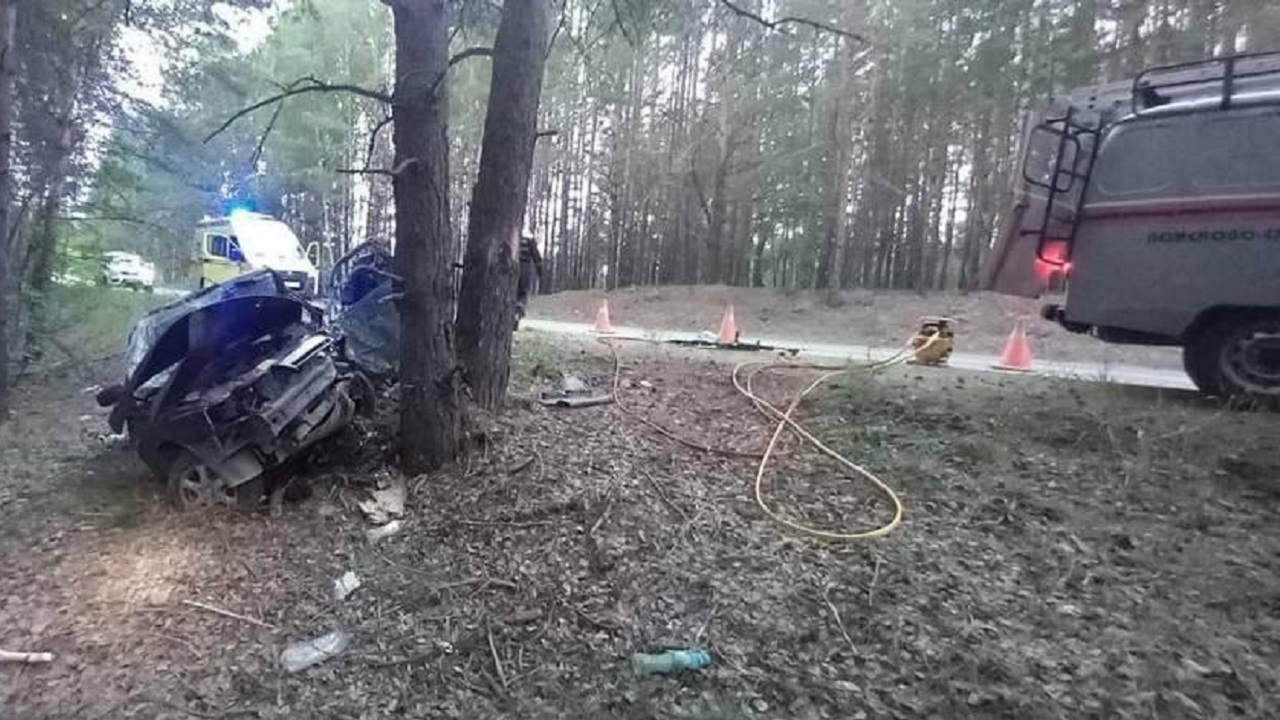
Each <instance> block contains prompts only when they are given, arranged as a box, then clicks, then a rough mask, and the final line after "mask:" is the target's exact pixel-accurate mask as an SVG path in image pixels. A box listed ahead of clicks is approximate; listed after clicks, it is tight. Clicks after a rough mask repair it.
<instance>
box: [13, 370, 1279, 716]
mask: <svg viewBox="0 0 1280 720" xmlns="http://www.w3.org/2000/svg"><path fill="white" fill-rule="evenodd" d="M557 352H566V351H564V350H563V349H557ZM719 357H720V356H716V355H714V354H712V355H709V356H688V355H681V354H671V353H664V352H659V351H649V350H639V349H637V350H631V349H628V350H627V352H626V353H625V354H624V366H623V381H624V382H623V384H622V385H623V387H624V388H628V389H626V390H624V392H626V393H628V395H627V398H626V399H627V407H628V408H630V409H631V410H632V411H633V412H636V413H643V414H644V415H645V416H646V417H648V418H650V419H652V420H653V421H655V422H659V423H661V424H663V425H664V426H665V427H667V428H669V429H672V430H673V431H677V432H680V433H683V434H688V435H690V436H691V437H692V438H695V439H696V440H697V441H698V442H701V443H707V444H711V445H716V446H722V447H731V448H734V449H737V450H742V451H744V452H751V451H758V450H759V449H760V447H761V445H762V443H763V437H764V435H765V431H766V430H767V427H766V424H765V423H764V422H763V421H762V419H761V418H760V417H759V416H758V415H756V414H755V413H754V411H752V410H751V409H750V407H749V406H748V405H747V404H746V403H745V401H743V400H741V399H740V398H739V397H738V396H737V395H736V394H735V392H734V390H733V388H732V387H731V386H730V384H729V382H728V380H727V376H728V369H729V368H728V367H727V366H726V365H725V364H724V363H723V362H717V360H718V358H719ZM575 362H576V363H577V364H579V365H580V366H581V367H580V368H579V369H578V371H577V372H578V374H579V376H582V377H585V378H587V380H588V382H591V384H593V385H595V386H597V387H599V386H608V378H609V377H610V375H611V367H610V365H609V364H608V362H607V360H606V359H605V358H604V357H602V356H601V355H600V354H599V351H598V350H597V349H595V348H591V347H588V348H586V349H585V351H584V352H583V353H580V354H578V355H577V356H575ZM801 379H802V378H798V377H789V376H781V375H777V376H775V375H767V376H762V378H761V381H760V388H761V390H762V392H763V393H764V394H765V395H766V396H769V397H776V398H779V399H782V398H784V397H785V396H786V395H787V394H788V392H793V391H794V390H795V389H796V388H797V387H798V386H799V384H800V382H799V381H800V380H801ZM961 379H962V380H963V381H964V382H963V386H960V385H958V384H957V383H958V381H959V380H961ZM646 385H648V386H651V387H646ZM48 394H49V397H43V396H41V397H36V396H32V397H31V398H29V399H28V402H29V403H30V405H29V406H30V407H32V408H33V412H47V413H52V414H57V413H64V416H67V415H65V413H74V414H71V415H69V416H70V417H77V416H78V415H79V414H81V413H82V412H86V411H85V410H82V408H83V403H84V401H83V399H82V398H79V397H77V396H76V394H75V393H74V391H72V392H70V393H65V392H63V393H60V392H59V391H56V390H55V389H51V390H49V393H48ZM802 412H803V413H804V415H805V417H806V422H807V423H808V424H809V426H810V427H811V428H813V429H814V431H815V432H816V433H818V434H819V435H820V436H822V437H823V438H824V439H828V440H829V441H830V442H831V443H833V444H836V445H837V446H838V447H839V449H841V450H842V451H844V452H847V453H848V454H849V455H850V456H851V457H853V458H854V459H855V460H857V461H858V462H861V463H864V464H866V465H868V466H870V467H873V468H875V469H876V470H877V472H878V473H879V474H882V475H883V476H884V477H885V478H886V479H888V480H889V481H890V482H891V484H893V485H894V486H895V487H897V488H898V489H899V490H900V491H902V493H903V494H904V499H905V501H906V503H907V513H908V514H907V522H906V524H905V525H904V527H903V528H902V529H901V530H900V531H898V532H897V533H895V534H894V535H892V536H890V537H889V538H888V539H886V540H884V541H880V542H868V543H849V544H824V543H815V542H811V541H809V540H806V539H804V538H800V537H796V536H792V535H789V534H787V533H785V532H783V531H781V530H780V529H779V528H778V527H777V526H775V525H774V524H772V523H771V522H769V521H768V520H766V519H765V518H763V517H762V516H761V514H760V513H759V511H758V509H757V508H756V507H755V505H754V503H753V502H752V501H751V500H750V495H749V490H750V485H749V479H750V477H751V474H752V470H753V464H752V461H751V460H750V458H741V457H733V456H726V455H712V454H707V453H700V452H697V451H695V450H691V449H689V448H687V447H684V446H680V445H677V444H675V443H673V442H671V441H670V440H669V439H667V438H665V437H663V436H661V435H658V434H656V433H654V432H653V431H652V430H651V429H649V428H647V427H645V426H644V425H641V424H639V423H637V422H635V421H634V420H632V419H630V418H629V417H628V416H627V415H626V414H625V413H624V411H623V410H622V409H621V408H619V407H618V406H617V405H610V406H600V407H592V408H585V409H580V410H572V411H566V410H553V409H546V408H542V407H540V406H538V405H537V404H517V405H516V406H515V407H513V408H512V409H511V410H509V411H508V412H506V413H504V414H502V415H498V416H492V417H486V418H484V420H483V426H482V427H480V428H479V430H478V432H481V433H482V434H483V436H484V437H485V439H486V440H485V442H484V443H483V444H482V445H480V446H479V448H478V449H477V450H475V451H474V452H472V453H471V454H470V455H468V456H467V457H466V458H464V459H463V460H462V461H460V462H459V463H458V464H457V465H455V466H453V467H451V468H449V469H447V470H445V471H443V472H441V473H438V474H435V475H432V476H429V477H424V478H414V479H410V480H409V482H407V483H406V488H407V490H408V492H407V493H406V498H405V506H404V516H405V518H404V521H402V522H403V524H402V526H401V528H402V529H401V530H400V531H399V532H397V533H395V534H392V535H390V536H388V537H384V538H382V539H380V540H379V541H377V542H376V543H373V542H370V541H369V539H367V538H366V536H365V533H366V530H367V529H368V528H367V525H366V524H365V522H364V520H363V517H362V515H363V514H362V513H361V512H360V510H359V509H358V508H357V503H358V501H359V500H360V499H365V496H366V495H367V484H368V479H369V478H370V477H373V476H374V475H375V474H376V473H377V472H378V471H379V470H381V469H382V468H383V466H384V464H385V461H386V459H387V455H386V451H385V448H388V447H391V446H393V445H394V443H391V442H390V441H389V440H388V439H387V438H388V436H389V434H390V433H392V428H391V427H389V426H388V424H387V423H380V424H375V425H373V426H369V427H366V428H364V429H363V433H356V434H355V436H354V437H349V438H345V439H343V440H342V442H340V443H338V444H337V445H336V446H335V447H334V448H330V449H328V450H327V451H326V457H325V458H324V462H320V463H317V464H315V465H314V466H312V467H304V468H301V469H300V470H299V473H300V475H301V476H303V477H304V478H305V479H306V481H307V482H306V484H307V486H308V488H309V490H310V497H309V498H307V499H305V500H302V501H300V502H296V503H291V504H289V506H288V507H286V511H285V513H284V515H283V516H281V517H278V518H272V517H269V516H267V515H266V514H265V513H263V514H238V513H222V514H211V515H207V516H194V517H193V516H178V515H174V514H171V513H169V512H168V511H167V510H165V509H164V507H163V504H162V503H161V502H160V501H159V499H158V496H159V488H158V487H155V486H154V485H150V484H148V481H147V480H145V479H144V473H143V472H142V471H141V469H140V468H138V467H136V466H134V465H132V464H131V461H130V460H129V456H128V455H127V454H126V453H124V452H123V451H114V450H109V449H103V448H102V447H101V446H100V445H96V444H95V443H94V441H93V440H92V439H91V438H88V439H85V440H84V441H81V442H78V443H77V442H64V443H62V445H61V446H59V447H54V446H52V445H50V446H38V447H32V448H30V449H29V450H28V451H25V453H24V462H26V463H29V462H31V461H36V462H40V463H42V464H41V465H40V466H39V467H41V468H43V473H44V474H43V475H39V474H36V473H31V472H27V473H15V474H14V475H12V476H11V475H9V474H7V473H6V472H4V471H6V470H8V469H9V468H10V467H12V466H11V465H8V464H7V463H11V462H13V461H12V460H11V459H10V458H9V456H8V455H6V456H4V457H5V460H4V461H3V462H5V463H6V465H5V466H3V467H0V476H2V477H6V480H5V481H4V482H5V483H7V486H6V490H8V492H7V494H5V495H4V496H5V497H11V498H15V499H14V500H11V501H8V502H6V504H5V505H3V506H0V514H3V517H2V518H0V519H2V520H3V523H0V525H4V526H6V527H7V529H8V530H11V532H4V533H0V540H2V542H0V563H3V567H5V568H6V572H5V573H4V574H3V576H2V577H0V647H9V646H14V647H40V648H41V649H47V650H49V651H51V652H54V653H55V654H56V656H57V658H58V660H57V662H54V663H52V664H50V665H48V666H41V667H26V668H23V669H22V670H21V671H16V670H11V669H9V668H2V669H0V708H4V710H5V712H7V713H9V715H7V716H6V717H16V718H22V719H24V720H25V719H26V718H64V717H86V718H98V717H102V718H105V717H112V718H114V717H121V718H181V717H193V716H194V717H205V716H208V717H258V718H302V717H306V718H330V717H332V718H339V717H342V718H347V717H359V718H381V717H395V716H405V717H458V718H462V717H466V718H485V717H494V718H497V717H533V718H541V717H547V718H551V717H562V716H565V715H570V716H577V717H594V718H607V717H617V718H643V717H655V718H656V717H691V718H746V717H787V718H849V717H868V718H880V717H901V718H915V717H931V716H932V717H986V718H1039V717H1045V718H1054V717H1080V716H1085V717H1089V716H1092V717H1122V718H1124V717H1132V718H1139V717H1143V718H1145V717H1153V716H1156V717H1162V718H1182V717H1186V718H1191V717H1249V718H1261V717H1269V716H1275V714H1276V713H1277V708H1276V701H1275V700H1274V698H1276V697H1280V679H1278V678H1277V670H1276V669H1277V668H1280V626H1277V624H1276V622H1275V618H1276V617H1277V615H1278V614H1280V605H1277V599H1278V598H1280V573H1278V572H1277V569H1278V567H1277V566H1278V565H1280V560H1278V558H1280V553H1278V552H1277V551H1278V550H1280V524H1277V522H1276V519H1277V518H1276V514H1277V504H1278V501H1280V487H1277V485H1276V484H1275V480H1274V479H1273V478H1276V477H1280V473H1278V472H1276V471H1277V470H1280V451H1277V450H1276V449H1275V448H1273V447H1272V446H1271V445H1270V444H1269V443H1267V442H1265V439H1266V438H1268V437H1273V436H1274V431H1275V428H1276V422H1277V418H1276V417H1274V416H1271V415H1266V414H1253V413H1228V414H1224V413H1223V412H1222V411H1221V410H1220V409H1219V408H1215V407H1211V406H1207V405H1204V404H1201V403H1199V402H1197V401H1194V400H1191V399H1189V398H1187V397H1186V396H1169V395H1156V394H1153V393H1135V392H1134V391H1128V390H1124V389H1121V388H1114V387H1111V386H1084V385H1072V384H1067V383H1057V382H1048V381H1043V380H1039V379H1035V378H1016V379H1006V378H996V379H992V378H989V377H979V376H959V375H956V374H954V373H948V372H938V371H918V370H907V371H897V372H894V373H891V374H889V375H886V376H883V377H878V378H873V379H865V380H850V381H841V382H840V383H839V385H838V386H836V387H833V388H831V389H829V390H828V391H825V392H824V393H823V394H821V395H820V396H819V397H818V398H817V399H816V400H815V401H814V402H813V403H806V405H805V406H802ZM55 419H56V418H55V417H51V418H50V419H49V420H48V422H47V426H42V427H46V429H48V430H49V431H51V432H56V431H57V430H56V428H57V427H59V425H58V424H57V423H56V422H55ZM31 422H32V423H41V422H45V421H44V420H40V419H39V418H37V419H34V420H32V421H31ZM1133 428H1143V429H1144V430H1145V432H1143V433H1141V434H1140V435H1139V434H1137V433H1134V432H1133V431H1132V430H1133ZM28 429H30V425H29V426H28ZM0 432H11V431H10V430H9V429H6V430H3V431H0ZM32 437H38V436H33V435H30V434H27V435H24V436H23V439H24V440H27V441H30V440H31V438H32ZM5 439H9V438H5ZM6 447H11V446H8V445H6ZM344 448H346V449H345V450H344ZM369 448H374V449H375V451H371V450H370V449H369ZM1244 448H1252V449H1251V450H1244ZM1135 458H1141V460H1135ZM85 469H92V470H93V471H94V473H95V474H94V476H93V481H92V482H91V483H90V482H87V481H85V480H84V479H83V477H81V475H82V474H83V471H84V470H85ZM13 478H16V480H15V479H13ZM1268 478H1272V479H1271V480H1268ZM766 490H767V492H769V493H770V498H771V501H773V502H775V503H776V504H777V506H778V507H779V508H780V509H781V510H783V511H784V512H786V513H789V514H792V515H796V516H799V517H802V518H804V519H805V521H806V522H808V523H812V524H818V525H824V524H826V525H839V526H842V527H843V526H851V525H852V526H856V525H859V524H870V523H874V522H875V521H877V520H878V519H881V518H883V515H884V513H885V512H886V511H887V503H886V502H885V501H884V499H883V498H879V497H877V496H876V495H875V494H874V492H873V490H872V489H870V488H866V487H863V486H860V485H857V484H855V483H853V482H852V481H851V480H850V479H848V478H843V477H840V476H839V475H838V474H837V473H834V471H833V469H832V467H831V466H830V465H829V464H828V463H826V462H825V461H823V460H822V459H821V458H818V457H815V456H810V455H808V454H807V453H805V452H804V451H803V449H802V446H800V445H798V444H789V445H788V446H787V447H786V448H784V452H783V454H782V457H781V458H780V459H779V461H778V463H777V465H776V466H775V467H773V469H772V470H771V471H770V475H769V483H768V486H767V488H766ZM87 509H89V510H88V511H91V512H95V513H99V514H98V515H92V516H85V515H83V514H80V513H83V512H85V511H86V510H87ZM37 510H38V511H39V512H38V513H36V512H35V511H37ZM119 518H129V520H128V521H127V522H123V521H118V519H119ZM348 571H350V572H352V573H354V574H358V576H359V577H360V579H361V581H362V586H361V589H360V591H359V592H357V593H354V594H351V595H350V596H349V597H347V598H346V599H345V600H342V601H336V600H335V599H334V597H333V594H332V593H331V592H330V590H331V589H332V583H333V578H336V577H340V576H342V575H343V574H344V573H345V572H348ZM184 601H201V602H205V603H207V604H210V605H213V606H216V607H218V608H220V609H223V610H226V611H228V612H231V613H235V614H238V615H242V616H244V617H248V618H254V619H258V620H260V622H261V623H262V624H263V625H266V626H269V627H262V626H258V625H255V624H252V623H248V622H244V621H240V620H237V619H235V618H233V617H227V616H223V615H219V614H215V613H210V612H203V611H199V610H196V609H193V608H191V607H189V606H187V605H185V604H184ZM333 628H342V629H343V630H344V632H345V633H346V634H347V635H349V644H347V645H345V646H344V648H343V650H342V652H341V654H338V655H336V656H334V657H331V658H329V659H327V660H326V661H324V662H322V663H320V664H317V665H314V666H312V667H309V668H307V669H306V670H305V671H303V672H299V673H297V674H286V673H283V672H282V671H281V669H280V666H279V657H280V653H281V652H282V651H283V650H284V649H285V648H286V647H287V646H288V645H289V644H291V643H294V642H298V641H307V640H309V639H314V638H317V637H321V636H323V635H324V634H325V633H328V632H329V631H330V630H332V629H333ZM668 647H700V648H706V649H708V650H709V651H710V652H711V654H712V656H713V658H714V662H713V664H712V665H711V666H710V667H709V668H707V669H705V670H702V671H698V672H697V673H694V674H685V675H681V676H676V677H672V678H656V679H655V678H635V677H633V676H632V675H631V673H630V672H629V669H628V658H629V657H630V655H631V654H632V653H633V652H637V651H640V652H644V651H658V650H661V649H664V648H668Z"/></svg>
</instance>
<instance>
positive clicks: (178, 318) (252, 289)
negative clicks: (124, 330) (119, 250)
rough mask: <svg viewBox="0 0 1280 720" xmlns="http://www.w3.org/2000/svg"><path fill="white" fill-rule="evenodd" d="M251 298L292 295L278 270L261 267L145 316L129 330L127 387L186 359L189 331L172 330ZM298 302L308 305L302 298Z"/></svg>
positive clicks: (126, 356)
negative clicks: (212, 310) (223, 305)
mask: <svg viewBox="0 0 1280 720" xmlns="http://www.w3.org/2000/svg"><path fill="white" fill-rule="evenodd" d="M250 297H273V298H274V297H290V294H289V292H288V291H287V290H286V289H285V288H284V285H283V284H282V283H281V282H280V279H279V277H278V276H277V275H276V274H275V273H273V272H272V271H270V270H258V271H255V272H251V273H247V274H245V275H241V276H240V277H237V278H235V279H232V280H229V281H227V282H224V283H221V284H219V285H214V286H211V287H208V288H205V289H203V290H201V291H199V292H196V293H192V294H191V295H188V296H186V297H184V298H182V299H180V300H176V301H174V302H172V303H169V304H168V305H164V306H162V307H159V308H156V309H155V310H152V311H151V312H149V313H147V314H146V315H144V316H142V318H140V319H139V320H138V322H137V323H136V324H135V325H134V326H133V330H132V331H131V332H130V333H129V340H128V342H127V344H126V348H125V367H124V376H125V385H126V387H128V388H130V389H132V388H134V387H137V386H139V385H142V384H143V383H145V382H146V381H147V380H149V379H150V378H152V377H154V376H155V375H157V374H159V373H160V372H162V371H164V370H165V369H166V368H168V367H171V366H172V365H174V364H175V363H177V362H179V361H180V360H182V358H183V356H184V355H185V354H186V352H187V349H188V342H187V333H185V332H172V333H171V332H170V330H172V329H174V328H177V327H178V326H180V325H181V324H182V323H183V322H184V321H186V320H187V319H188V318H190V317H191V315H193V314H194V313H197V312H200V311H202V310H205V309H207V308H210V307H212V306H214V305H218V304H221V303H225V302H227V301H228V300H233V299H237V298H250ZM297 302H298V303H299V304H301V305H305V303H304V302H303V301H301V300H297ZM316 312H318V311H316Z"/></svg>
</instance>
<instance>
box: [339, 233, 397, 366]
mask: <svg viewBox="0 0 1280 720" xmlns="http://www.w3.org/2000/svg"><path fill="white" fill-rule="evenodd" d="M393 267H394V261H393V259H392V257H391V254H390V253H389V252H388V251H387V250H386V249H385V248H384V247H383V246H382V245H380V244H378V243H375V242H368V243H364V244H362V245H357V246H356V247H354V248H352V249H351V251H350V252H348V253H347V254H346V255H343V256H342V257H340V258H338V259H337V260H336V261H335V262H334V264H333V268H332V269H330V270H329V272H328V274H327V275H326V276H325V292H324V300H325V302H326V304H327V307H328V313H327V314H326V321H327V323H328V327H329V330H330V332H331V333H333V334H335V335H338V336H341V337H342V338H343V354H344V355H345V357H346V358H347V360H348V361H350V362H351V363H352V364H353V365H355V366H356V367H358V368H360V370H361V371H362V372H364V373H365V374H366V375H368V376H369V377H371V378H375V379H382V378H391V377H394V376H395V375H396V374H397V370H398V369H399V366H400V313H399V310H398V309H397V307H396V301H397V300H399V299H400V297H401V296H402V295H403V293H404V281H403V280H402V279H401V278H400V276H399V275H397V274H395V272H394V270H393Z"/></svg>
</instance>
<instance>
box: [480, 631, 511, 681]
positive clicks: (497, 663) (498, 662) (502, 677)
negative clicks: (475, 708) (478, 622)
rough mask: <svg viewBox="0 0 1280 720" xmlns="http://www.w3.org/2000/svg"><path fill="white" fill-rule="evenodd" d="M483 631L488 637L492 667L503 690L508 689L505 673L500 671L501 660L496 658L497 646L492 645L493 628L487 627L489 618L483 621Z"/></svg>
mask: <svg viewBox="0 0 1280 720" xmlns="http://www.w3.org/2000/svg"><path fill="white" fill-rule="evenodd" d="M484 631H485V634H486V635H488V637H489V652H490V653H491V654H492V655H493V667H494V669H495V670H497V671H498V679H499V680H501V681H502V687H503V688H504V689H506V688H508V687H510V685H509V684H508V683H507V671H506V670H503V669H502V658H500V657H498V646H497V645H494V644H493V628H490V627H489V618H485V620H484Z"/></svg>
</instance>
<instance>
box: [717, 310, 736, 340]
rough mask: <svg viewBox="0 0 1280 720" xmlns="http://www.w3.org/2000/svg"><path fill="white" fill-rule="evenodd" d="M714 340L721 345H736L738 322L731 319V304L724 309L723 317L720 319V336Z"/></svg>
mask: <svg viewBox="0 0 1280 720" xmlns="http://www.w3.org/2000/svg"><path fill="white" fill-rule="evenodd" d="M716 341H717V342H719V343H720V344H721V345H736V344H737V343H738V324H737V323H735V322H734V321H733V306H732V305H730V306H729V307H728V308H727V309H726V310H725V311H724V318H723V319H722V320H721V321H720V336H719V337H718V338H716Z"/></svg>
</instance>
